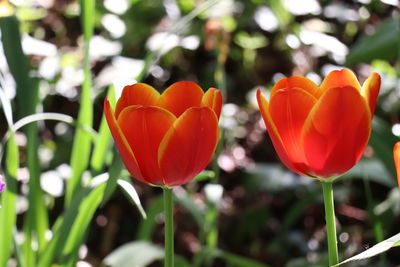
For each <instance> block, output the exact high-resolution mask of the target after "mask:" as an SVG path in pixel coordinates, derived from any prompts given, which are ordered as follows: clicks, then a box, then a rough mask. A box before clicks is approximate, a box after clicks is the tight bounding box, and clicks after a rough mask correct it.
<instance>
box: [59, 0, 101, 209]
mask: <svg viewBox="0 0 400 267" xmlns="http://www.w3.org/2000/svg"><path fill="white" fill-rule="evenodd" d="M94 3H95V2H94V0H82V1H81V11H82V25H83V36H84V57H83V71H84V81H83V84H82V90H81V99H80V109H79V115H78V126H79V127H78V128H77V129H76V132H75V138H74V140H75V141H74V144H73V146H72V153H71V168H72V177H71V179H70V180H69V182H68V185H67V191H66V195H65V206H66V207H68V205H69V204H70V202H71V199H72V197H73V195H74V194H75V192H76V191H77V190H78V189H79V188H80V187H81V177H82V174H83V172H84V171H85V170H86V169H87V167H88V164H89V156H90V146H91V138H90V135H88V134H87V133H86V132H85V131H83V130H82V127H88V128H91V127H92V123H93V107H92V100H91V87H92V80H91V73H90V62H89V43H90V38H91V36H92V33H93V13H94V6H95V5H94Z"/></svg>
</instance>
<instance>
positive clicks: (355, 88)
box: [257, 69, 380, 178]
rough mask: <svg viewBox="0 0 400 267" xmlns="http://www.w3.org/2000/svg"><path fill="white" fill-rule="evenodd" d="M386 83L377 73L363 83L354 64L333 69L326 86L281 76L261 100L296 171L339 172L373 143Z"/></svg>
mask: <svg viewBox="0 0 400 267" xmlns="http://www.w3.org/2000/svg"><path fill="white" fill-rule="evenodd" d="M379 88H380V76H379V75H378V74H377V73H373V74H372V75H371V76H369V77H368V79H367V80H366V81H365V82H364V84H363V86H360V84H359V82H358V81H357V78H356V77H355V75H354V74H353V72H351V71H350V70H348V69H342V70H339V71H332V72H331V73H329V75H328V76H327V77H326V78H325V79H324V81H323V82H322V84H321V85H320V86H317V85H316V84H315V83H314V82H312V81H311V80H309V79H307V78H304V77H300V76H292V77H290V78H283V79H281V80H279V81H278V82H277V83H276V84H275V86H274V87H273V88H272V91H271V95H270V100H269V101H267V100H266V98H265V97H264V96H263V95H262V93H261V91H260V90H258V92H257V100H258V105H259V108H260V111H261V114H262V117H263V119H264V122H265V124H266V126H267V130H268V133H269V135H270V137H271V140H272V143H273V145H274V147H275V150H276V152H277V154H278V156H279V158H280V159H281V161H282V162H283V163H284V164H285V165H286V166H287V167H288V168H289V169H290V170H292V171H294V172H296V173H298V174H301V175H305V176H310V177H316V178H333V177H337V176H339V175H341V174H343V173H345V172H346V171H347V170H349V169H350V168H351V167H353V166H354V165H355V164H356V163H357V162H358V160H359V159H360V157H361V156H362V153H363V151H364V149H365V147H366V145H367V143H368V139H369V136H370V133H371V119H372V117H373V114H374V110H375V104H376V100H377V97H378V93H379Z"/></svg>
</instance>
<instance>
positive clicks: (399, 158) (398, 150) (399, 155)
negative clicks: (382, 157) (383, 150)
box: [393, 142, 400, 187]
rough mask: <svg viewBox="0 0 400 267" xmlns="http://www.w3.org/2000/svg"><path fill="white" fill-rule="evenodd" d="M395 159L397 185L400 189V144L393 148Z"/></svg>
mask: <svg viewBox="0 0 400 267" xmlns="http://www.w3.org/2000/svg"><path fill="white" fill-rule="evenodd" d="M393 158H394V166H395V167H396V173H397V183H398V185H399V187H400V142H397V143H396V144H395V145H394V147H393Z"/></svg>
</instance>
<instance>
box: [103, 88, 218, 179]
mask: <svg viewBox="0 0 400 267" xmlns="http://www.w3.org/2000/svg"><path fill="white" fill-rule="evenodd" d="M221 106H222V97H221V92H220V91H219V90H217V89H215V88H210V89H209V90H208V91H207V92H206V93H203V90H202V89H201V88H200V87H199V86H198V85H197V84H196V83H193V82H177V83H174V84H173V85H171V86H170V87H168V88H167V90H166V91H165V92H164V93H163V94H161V95H160V94H159V93H158V92H157V91H156V90H155V89H154V88H153V87H151V86H149V85H147V84H144V83H137V84H133V85H129V86H125V88H124V90H123V92H122V95H121V98H120V99H119V100H118V102H117V105H116V109H115V112H113V111H112V110H111V107H110V103H109V101H108V99H105V101H104V113H105V116H106V119H107V122H108V126H109V127H110V130H111V133H112V135H113V137H114V141H115V144H116V146H117V148H118V150H119V152H120V154H121V157H122V160H123V162H124V164H125V166H126V168H127V169H128V171H129V172H130V174H131V175H132V176H133V177H134V178H136V179H138V180H140V181H142V182H144V183H147V184H153V185H160V186H164V185H165V186H176V185H182V184H185V183H187V182H189V181H190V180H191V179H193V178H194V177H195V176H196V175H197V174H198V173H199V172H201V171H202V170H203V169H204V168H205V167H206V166H207V164H208V163H209V161H210V159H211V157H212V155H213V153H214V151H215V148H216V146H217V142H218V138H219V128H218V119H219V115H220V113H221Z"/></svg>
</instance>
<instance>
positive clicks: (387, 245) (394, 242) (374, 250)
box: [335, 233, 400, 266]
mask: <svg viewBox="0 0 400 267" xmlns="http://www.w3.org/2000/svg"><path fill="white" fill-rule="evenodd" d="M399 242H400V233H398V234H397V235H394V236H392V237H390V238H388V239H386V240H384V241H382V242H380V243H378V244H376V245H375V246H373V247H371V248H369V249H367V250H366V251H363V252H361V253H360V254H357V255H355V256H353V257H351V258H349V259H347V260H345V261H342V262H341V263H339V264H336V265H335V266H339V265H342V264H345V263H348V262H351V261H359V260H365V259H368V258H371V257H373V256H376V255H378V254H380V253H383V252H385V251H387V250H389V249H391V248H392V247H394V246H398V244H399Z"/></svg>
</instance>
